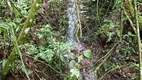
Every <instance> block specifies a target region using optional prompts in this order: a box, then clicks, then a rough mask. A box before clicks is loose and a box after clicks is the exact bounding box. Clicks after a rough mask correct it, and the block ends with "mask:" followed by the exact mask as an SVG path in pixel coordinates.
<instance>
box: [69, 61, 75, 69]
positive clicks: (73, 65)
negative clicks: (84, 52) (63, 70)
mask: <svg viewBox="0 0 142 80" xmlns="http://www.w3.org/2000/svg"><path fill="white" fill-rule="evenodd" d="M75 63H76V62H75V60H71V61H70V62H69V68H70V69H71V68H74V67H75Z"/></svg>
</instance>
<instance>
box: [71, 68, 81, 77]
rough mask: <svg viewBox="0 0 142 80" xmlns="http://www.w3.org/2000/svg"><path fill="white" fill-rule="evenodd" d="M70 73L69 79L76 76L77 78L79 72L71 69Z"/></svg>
mask: <svg viewBox="0 0 142 80" xmlns="http://www.w3.org/2000/svg"><path fill="white" fill-rule="evenodd" d="M70 72H71V77H73V76H76V77H77V78H79V73H80V72H79V70H78V69H76V68H73V69H71V70H70Z"/></svg>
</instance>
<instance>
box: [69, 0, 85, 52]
mask: <svg viewBox="0 0 142 80" xmlns="http://www.w3.org/2000/svg"><path fill="white" fill-rule="evenodd" d="M75 1H76V0H70V1H69V4H68V6H69V7H68V9H67V14H68V25H69V26H68V36H67V42H69V43H71V47H72V49H75V50H82V49H84V47H83V46H82V45H81V44H79V43H78V42H77V40H76V38H75V36H74V33H75V30H76V22H77V20H78V18H77V11H76V5H75Z"/></svg>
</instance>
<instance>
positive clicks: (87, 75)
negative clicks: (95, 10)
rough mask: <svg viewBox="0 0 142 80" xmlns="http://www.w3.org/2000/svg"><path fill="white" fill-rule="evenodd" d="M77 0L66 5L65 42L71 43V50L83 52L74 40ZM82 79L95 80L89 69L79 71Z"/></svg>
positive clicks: (81, 47)
mask: <svg viewBox="0 0 142 80" xmlns="http://www.w3.org/2000/svg"><path fill="white" fill-rule="evenodd" d="M75 1H77V0H69V3H68V9H67V14H68V35H67V42H68V43H71V48H72V49H73V50H83V49H84V47H83V46H82V45H81V44H80V43H78V42H77V40H76V38H75V35H74V34H75V31H76V23H77V21H78V17H77V10H76V2H75ZM80 73H81V75H80V77H81V78H82V79H81V80H95V77H94V73H93V71H92V70H91V69H89V68H87V69H86V68H84V69H83V70H82V71H80Z"/></svg>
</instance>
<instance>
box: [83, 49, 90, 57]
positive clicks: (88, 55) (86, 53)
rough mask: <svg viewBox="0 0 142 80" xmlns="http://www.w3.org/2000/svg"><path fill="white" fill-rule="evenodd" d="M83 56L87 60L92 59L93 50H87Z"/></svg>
mask: <svg viewBox="0 0 142 80" xmlns="http://www.w3.org/2000/svg"><path fill="white" fill-rule="evenodd" d="M83 55H84V56H85V57H87V58H91V57H92V52H91V50H89V49H87V50H85V51H83Z"/></svg>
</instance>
